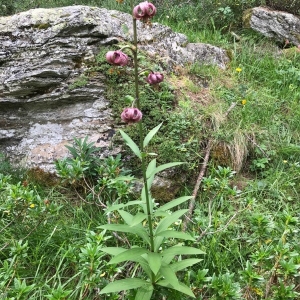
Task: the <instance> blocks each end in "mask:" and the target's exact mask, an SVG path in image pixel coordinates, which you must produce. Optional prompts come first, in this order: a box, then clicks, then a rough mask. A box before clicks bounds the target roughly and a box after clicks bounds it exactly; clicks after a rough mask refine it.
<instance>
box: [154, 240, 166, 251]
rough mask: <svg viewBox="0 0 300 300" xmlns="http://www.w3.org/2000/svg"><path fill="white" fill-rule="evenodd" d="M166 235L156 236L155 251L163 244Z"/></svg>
mask: <svg viewBox="0 0 300 300" xmlns="http://www.w3.org/2000/svg"><path fill="white" fill-rule="evenodd" d="M164 239H165V238H164V237H163V236H156V237H154V251H158V249H159V247H160V245H161V244H162V242H163V241H164Z"/></svg>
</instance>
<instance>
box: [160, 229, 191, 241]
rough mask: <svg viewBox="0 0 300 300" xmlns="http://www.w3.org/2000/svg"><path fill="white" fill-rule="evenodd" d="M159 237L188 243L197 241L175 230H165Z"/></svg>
mask: <svg viewBox="0 0 300 300" xmlns="http://www.w3.org/2000/svg"><path fill="white" fill-rule="evenodd" d="M156 235H157V236H163V237H165V238H175V239H182V240H187V241H194V240H195V239H194V238H193V237H192V236H191V235H190V234H188V233H185V232H181V231H175V230H165V231H161V232H159V233H158V234H156Z"/></svg>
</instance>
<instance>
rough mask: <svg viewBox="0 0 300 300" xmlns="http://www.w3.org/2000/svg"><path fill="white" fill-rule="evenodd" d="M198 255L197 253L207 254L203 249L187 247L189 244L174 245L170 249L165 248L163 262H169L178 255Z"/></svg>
mask: <svg viewBox="0 0 300 300" xmlns="http://www.w3.org/2000/svg"><path fill="white" fill-rule="evenodd" d="M181 254H183V255H196V254H205V252H203V251H202V250H200V249H198V248H194V247H187V246H173V247H170V248H168V249H165V250H164V251H163V252H162V256H163V262H164V263H166V264H169V263H170V262H171V260H172V259H173V258H174V257H175V256H176V255H181Z"/></svg>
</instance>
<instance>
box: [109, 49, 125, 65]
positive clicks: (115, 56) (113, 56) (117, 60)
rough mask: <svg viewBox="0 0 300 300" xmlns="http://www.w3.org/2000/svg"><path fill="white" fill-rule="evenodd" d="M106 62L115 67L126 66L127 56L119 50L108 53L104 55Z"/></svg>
mask: <svg viewBox="0 0 300 300" xmlns="http://www.w3.org/2000/svg"><path fill="white" fill-rule="evenodd" d="M106 60H107V61H108V62H109V63H110V64H112V65H116V66H122V67H123V66H126V65H127V63H128V56H127V55H126V54H125V53H123V52H122V51H120V50H117V51H108V52H107V53H106Z"/></svg>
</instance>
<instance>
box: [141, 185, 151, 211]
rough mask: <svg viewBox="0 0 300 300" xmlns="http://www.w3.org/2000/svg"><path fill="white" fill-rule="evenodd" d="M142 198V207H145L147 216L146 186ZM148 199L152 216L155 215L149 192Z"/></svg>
mask: <svg viewBox="0 0 300 300" xmlns="http://www.w3.org/2000/svg"><path fill="white" fill-rule="evenodd" d="M141 197H142V202H143V204H142V205H141V206H142V207H143V210H144V213H145V214H147V204H146V203H147V198H146V189H145V186H143V188H142V193H141ZM148 197H149V206H150V214H152V213H153V199H152V197H151V194H150V193H149V192H148Z"/></svg>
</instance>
